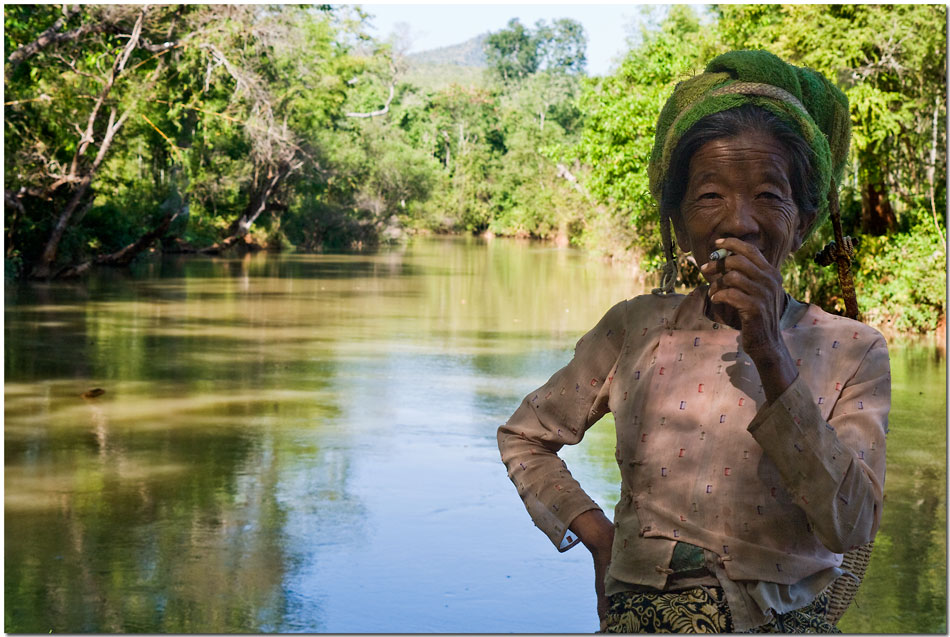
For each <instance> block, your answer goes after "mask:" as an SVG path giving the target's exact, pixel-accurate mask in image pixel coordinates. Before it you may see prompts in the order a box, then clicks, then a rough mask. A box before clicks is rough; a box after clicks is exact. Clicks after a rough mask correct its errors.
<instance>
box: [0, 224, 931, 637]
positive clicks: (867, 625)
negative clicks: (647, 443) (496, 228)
mask: <svg viewBox="0 0 950 637" xmlns="http://www.w3.org/2000/svg"><path fill="white" fill-rule="evenodd" d="M643 291H644V290H643V289H642V288H640V287H638V286H637V284H636V283H635V282H634V277H632V276H631V273H630V272H629V271H628V269H626V268H623V267H619V266H610V265H608V264H604V263H603V262H600V261H597V260H594V259H591V258H588V257H586V256H584V255H583V254H581V253H579V252H577V251H574V250H569V249H557V248H554V247H550V246H545V245H541V244H537V243H529V242H517V241H503V240H494V241H490V242H484V241H481V240H476V239H460V238H453V239H437V238H433V239H416V240H414V241H413V242H412V243H411V244H410V245H409V246H408V247H406V248H398V249H389V250H383V251H381V252H379V253H376V254H371V255H366V254H351V255H292V254H291V255H266V254H258V255H249V256H246V257H243V258H241V257H236V258H233V259H224V258H221V259H207V258H178V259H165V260H163V261H153V262H147V263H143V264H141V265H137V266H136V267H135V268H134V269H133V270H132V272H131V273H129V272H112V271H104V272H97V273H95V275H94V276H93V277H91V278H90V279H88V280H87V281H85V282H83V283H51V284H43V285H37V284H33V285H15V284H7V285H6V289H5V306H4V314H5V324H4V337H5V349H4V372H5V379H4V417H5V420H4V478H5V490H4V495H5V498H4V513H5V521H4V532H5V544H4V567H5V568H4V629H5V631H6V632H14V633H17V632H30V633H47V632H71V633H77V632H147V633H167V632H171V633H182V632H188V633H193V632H198V633H200V632H274V631H282V632H390V633H399V632H440V633H452V632H477V633H489V632H542V633H556V632H587V633H590V632H593V631H595V630H596V629H597V621H596V614H595V612H594V590H593V573H592V569H591V566H590V557H589V555H588V554H587V553H586V551H584V549H583V548H582V547H580V548H575V549H574V550H572V551H568V552H567V553H564V554H559V553H557V551H556V550H554V548H553V547H552V546H551V545H550V543H549V542H548V540H547V539H546V538H545V537H544V535H543V534H542V533H540V532H539V531H538V530H537V529H535V528H534V526H533V525H532V523H531V521H530V519H529V518H528V516H527V514H526V513H525V511H524V509H523V507H522V504H521V501H520V499H519V498H518V496H517V494H516V492H515V489H514V487H513V486H512V485H511V483H510V482H509V481H508V478H507V476H506V475H505V469H504V467H503V466H502V464H501V462H500V460H499V458H498V451H497V447H496V443H495V430H496V428H497V427H498V425H499V424H501V423H502V422H504V421H505V420H506V419H507V417H508V416H509V415H510V414H511V412H513V411H514V409H515V408H516V407H517V405H518V403H519V402H520V400H521V398H522V397H523V396H524V395H525V394H526V393H528V392H529V391H530V390H532V389H534V388H535V387H537V386H538V385H540V384H541V383H542V382H544V381H545V380H546V379H547V378H548V377H549V376H550V375H551V374H552V373H553V372H554V371H556V370H557V369H558V368H559V367H561V366H563V365H564V364H566V363H567V361H568V360H569V359H570V357H571V353H572V349H573V346H574V343H575V342H576V340H577V339H578V338H579V337H580V336H581V335H582V334H583V333H584V332H585V331H587V330H588V329H589V328H590V327H592V326H593V325H594V324H595V323H596V322H597V320H598V319H599V318H600V317H601V315H602V314H603V313H604V312H605V311H606V310H607V309H608V308H609V307H610V306H611V305H613V304H614V303H615V302H616V301H618V300H620V299H622V298H625V297H631V296H634V295H636V294H640V293H642V292H643ZM890 347H891V356H892V376H893V389H894V395H893V409H892V412H891V421H890V434H889V438H888V449H887V454H888V469H887V481H886V489H885V490H886V496H885V497H886V501H885V508H884V519H883V522H882V525H881V529H880V532H879V533H878V536H877V541H876V546H875V550H874V554H873V558H872V562H871V565H870V568H869V571H868V574H867V577H866V579H865V582H864V584H863V586H862V587H861V590H860V591H859V593H858V597H857V603H856V604H855V605H854V606H852V608H851V609H850V610H849V611H848V613H847V614H846V615H845V617H844V618H843V619H842V621H841V624H840V627H841V628H842V629H843V630H844V631H845V632H901V633H915V632H929V633H940V632H946V630H947V624H946V616H947V615H946V612H947V611H946V599H947V590H946V583H947V574H946V548H947V545H946V537H947V536H946V457H947V452H946V415H945V414H946V389H945V383H946V366H945V361H944V360H942V359H939V358H938V357H937V355H936V351H935V349H934V347H933V346H932V345H931V344H929V343H928V342H919V341H915V342H909V341H908V342H901V341H895V342H892V343H891V344H890ZM94 388H100V389H103V390H105V391H104V393H102V394H101V395H99V396H88V397H83V396H81V394H83V393H84V392H87V391H88V390H91V389H94ZM562 456H563V457H564V458H565V459H566V461H567V463H568V464H569V466H570V467H571V469H572V471H573V472H574V474H575V476H576V477H577V478H578V479H579V480H580V481H581V483H582V484H584V485H585V487H586V488H587V490H588V491H589V492H590V494H591V495H592V496H593V497H594V498H595V499H596V500H597V501H598V502H600V503H601V505H602V506H603V507H604V508H605V510H606V511H607V512H608V514H609V513H610V511H611V510H612V507H613V504H614V501H615V500H616V497H617V491H618V484H619V472H618V470H617V466H616V463H615V461H614V433H613V422H612V421H611V420H610V418H609V417H608V418H606V419H604V420H603V421H602V422H601V423H599V424H598V425H597V426H595V427H594V428H593V429H592V430H591V431H590V432H589V433H588V435H587V437H586V438H585V440H584V442H583V443H582V444H581V445H578V446H577V447H572V448H568V449H565V450H564V452H563V453H562Z"/></svg>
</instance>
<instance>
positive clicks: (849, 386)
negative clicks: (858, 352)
mask: <svg viewBox="0 0 950 637" xmlns="http://www.w3.org/2000/svg"><path fill="white" fill-rule="evenodd" d="M890 380H891V379H890V361H889V358H888V354H887V345H886V343H885V342H884V339H883V338H882V337H881V336H880V335H878V336H877V339H876V340H875V341H874V343H873V344H872V345H871V347H870V348H869V349H868V350H867V351H866V353H865V355H864V358H863V360H861V362H860V364H859V366H858V368H857V371H856V372H855V374H854V375H853V376H852V378H851V379H850V380H849V381H848V382H847V383H846V384H845V386H844V388H843V389H842V391H841V394H840V396H839V398H838V400H837V402H836V403H835V405H834V408H833V409H832V411H831V414H830V416H829V418H828V420H827V421H825V420H824V419H823V418H822V415H821V412H820V410H819V407H818V405H817V403H816V401H815V399H814V397H813V396H812V393H811V390H810V389H809V388H808V386H807V384H806V383H805V381H803V380H802V378H801V376H799V377H797V378H796V379H795V381H794V382H793V383H792V384H791V385H790V386H789V387H788V389H786V390H785V392H784V393H783V394H782V395H781V396H780V397H779V398H778V400H776V401H774V402H773V403H772V404H770V405H768V406H766V407H765V408H763V409H762V410H761V411H760V412H759V413H758V414H757V415H756V417H755V418H754V419H753V421H752V422H751V423H750V424H749V432H750V433H751V434H752V436H753V437H754V438H755V439H756V441H758V443H759V444H760V445H761V446H762V449H763V450H764V452H765V453H766V454H767V455H768V456H769V458H771V460H772V461H773V462H774V463H775V465H776V467H778V470H779V473H780V475H781V477H782V481H783V482H784V484H785V487H786V489H787V490H788V491H789V493H790V494H791V495H792V497H793V498H794V499H795V503H796V504H797V505H798V506H799V507H801V508H802V510H803V511H804V512H805V515H806V517H807V518H808V521H809V524H811V526H812V529H813V531H814V533H815V534H816V535H817V537H818V539H819V540H821V543H822V544H824V545H825V546H826V547H827V548H828V549H829V550H831V551H833V552H835V553H844V552H846V551H849V550H851V549H853V548H855V547H858V546H861V545H862V544H866V543H868V542H870V541H871V540H872V539H874V535H875V534H876V533H877V528H878V525H879V524H880V522H881V507H882V503H883V497H884V496H883V494H884V443H885V434H886V433H887V414H888V411H889V410H890Z"/></svg>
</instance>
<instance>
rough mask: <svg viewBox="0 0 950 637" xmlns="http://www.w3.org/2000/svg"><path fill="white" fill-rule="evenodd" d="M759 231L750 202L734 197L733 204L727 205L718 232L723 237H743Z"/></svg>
mask: <svg viewBox="0 0 950 637" xmlns="http://www.w3.org/2000/svg"><path fill="white" fill-rule="evenodd" d="M758 232H759V224H758V222H757V221H756V218H755V210H754V207H753V206H752V203H751V202H748V201H744V200H742V199H736V200H735V201H734V202H733V205H731V206H728V207H727V209H726V210H725V215H724V217H723V219H721V220H720V223H719V234H720V236H723V237H735V238H737V239H745V238H748V237H750V236H754V235H756V234H758Z"/></svg>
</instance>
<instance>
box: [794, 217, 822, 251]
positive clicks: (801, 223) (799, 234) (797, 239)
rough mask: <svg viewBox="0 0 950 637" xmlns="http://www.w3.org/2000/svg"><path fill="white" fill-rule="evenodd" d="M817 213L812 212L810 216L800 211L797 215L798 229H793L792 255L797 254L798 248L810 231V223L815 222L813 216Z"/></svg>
mask: <svg viewBox="0 0 950 637" xmlns="http://www.w3.org/2000/svg"><path fill="white" fill-rule="evenodd" d="M816 214H817V213H815V212H813V213H811V214H802V213H801V211H799V213H798V227H797V228H796V229H795V236H794V238H793V239H792V250H791V252H792V253H793V254H794V253H795V252H798V250H799V248H801V247H802V244H803V243H805V237H806V236H807V235H808V231H809V230H810V229H811V225H812V223H814V221H815V216H816Z"/></svg>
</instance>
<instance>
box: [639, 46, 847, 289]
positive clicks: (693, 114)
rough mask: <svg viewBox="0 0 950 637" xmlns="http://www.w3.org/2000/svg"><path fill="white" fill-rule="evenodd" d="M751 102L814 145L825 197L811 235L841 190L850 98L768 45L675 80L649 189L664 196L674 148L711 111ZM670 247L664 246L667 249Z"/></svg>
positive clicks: (665, 229) (652, 160)
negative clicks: (830, 195)
mask: <svg viewBox="0 0 950 637" xmlns="http://www.w3.org/2000/svg"><path fill="white" fill-rule="evenodd" d="M745 104H754V105H756V106H760V107H762V108H764V109H765V110H767V111H769V112H771V113H774V114H775V115H776V116H778V117H779V118H780V119H781V120H783V121H784V122H786V123H788V124H789V125H791V127H792V128H793V130H797V131H798V132H799V133H800V134H801V137H802V139H804V140H805V142H806V143H807V144H808V146H809V147H810V148H811V150H812V158H811V159H812V166H813V169H814V174H815V178H816V179H818V180H819V186H820V187H819V192H820V193H821V194H822V195H823V196H821V197H820V198H819V208H818V214H817V215H816V218H815V221H814V222H813V223H812V226H811V228H809V234H810V233H811V231H812V230H813V229H814V228H815V227H817V225H818V224H819V223H821V222H822V221H823V220H824V218H825V217H826V216H827V214H828V198H827V196H828V194H829V192H831V191H833V192H834V194H835V195H836V194H837V191H838V186H839V184H840V183H841V176H842V174H843V173H844V167H845V163H846V162H847V157H848V144H849V142H850V140H851V118H850V114H849V111H848V98H847V97H845V95H844V93H842V92H841V91H840V90H839V89H838V88H837V87H836V86H834V85H833V84H832V83H831V82H829V81H828V80H827V79H826V78H825V77H824V76H823V75H822V74H821V73H818V72H816V71H812V70H811V69H807V68H802V67H797V66H792V65H791V64H788V63H786V62H783V61H782V60H781V59H780V58H778V57H777V56H775V55H773V54H771V53H769V52H768V51H731V52H729V53H724V54H722V55H720V56H718V57H716V58H714V59H713V60H712V61H711V62H710V63H709V64H708V65H707V66H706V71H705V72H704V73H703V74H702V75H698V76H696V77H692V78H690V79H688V80H685V81H683V82H680V83H679V84H677V85H676V88H674V89H673V94H672V95H671V96H670V98H669V99H668V100H667V102H666V105H665V106H664V107H663V110H662V112H661V113H660V118H659V120H658V121H657V125H656V138H655V141H654V145H653V152H652V154H651V155H650V165H649V167H648V174H649V177H650V192H651V193H652V194H653V197H654V198H655V199H656V200H657V201H658V202H659V201H660V196H661V194H662V191H663V184H664V182H665V180H666V177H667V174H668V173H669V170H670V160H671V157H672V155H673V151H674V150H675V149H676V146H677V144H678V143H679V141H680V139H682V138H683V135H685V134H686V132H687V131H688V130H689V129H690V128H692V127H693V126H694V125H695V124H696V123H697V122H699V120H701V119H702V118H703V117H705V116H707V115H712V114H713V113H719V112H721V111H726V110H729V109H732V108H737V107H739V106H743V105H745ZM661 222H662V223H661V228H662V229H663V234H664V244H670V243H671V238H670V232H669V220H667V219H663V220H661ZM671 247H672V246H671V245H664V249H667V250H670V248H671ZM670 252H671V250H670ZM669 256H672V254H670V255H669ZM674 276H675V274H674Z"/></svg>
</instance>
